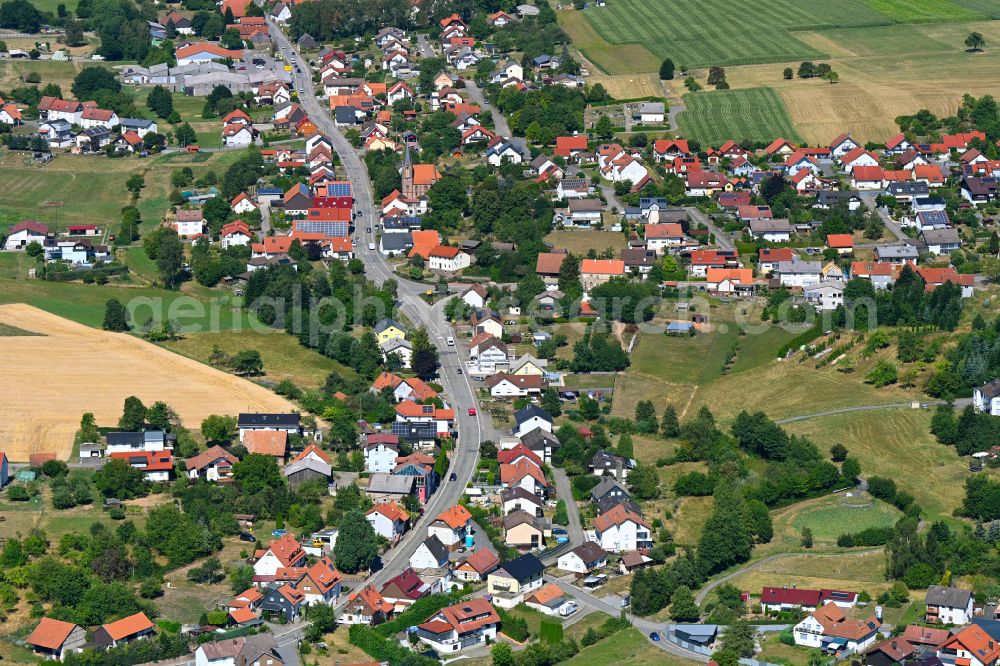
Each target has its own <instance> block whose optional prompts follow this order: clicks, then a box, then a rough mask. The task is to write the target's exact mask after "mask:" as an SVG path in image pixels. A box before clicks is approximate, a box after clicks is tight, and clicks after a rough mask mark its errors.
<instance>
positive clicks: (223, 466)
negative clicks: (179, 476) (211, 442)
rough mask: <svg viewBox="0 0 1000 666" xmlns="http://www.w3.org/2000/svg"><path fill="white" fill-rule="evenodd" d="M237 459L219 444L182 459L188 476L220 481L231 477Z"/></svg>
mask: <svg viewBox="0 0 1000 666" xmlns="http://www.w3.org/2000/svg"><path fill="white" fill-rule="evenodd" d="M238 462H239V459H238V458H237V457H236V456H234V455H233V454H231V453H229V452H228V451H226V450H225V449H224V448H222V447H221V446H213V447H211V448H210V449H208V450H206V451H202V452H201V453H199V454H198V455H196V456H194V457H192V458H188V459H187V460H186V461H184V463H185V466H186V467H187V473H188V478H191V479H197V478H202V479H205V480H206V481H221V480H222V479H227V480H228V479H232V477H233V465H235V464H236V463H238Z"/></svg>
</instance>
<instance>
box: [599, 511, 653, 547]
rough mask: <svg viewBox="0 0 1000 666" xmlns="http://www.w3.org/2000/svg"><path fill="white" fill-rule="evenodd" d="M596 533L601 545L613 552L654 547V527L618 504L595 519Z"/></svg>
mask: <svg viewBox="0 0 1000 666" xmlns="http://www.w3.org/2000/svg"><path fill="white" fill-rule="evenodd" d="M594 533H595V535H596V537H597V542H598V543H599V544H600V546H601V547H602V548H603V549H604V550H606V551H608V552H611V553H620V552H628V551H634V550H646V549H648V548H652V547H653V535H652V528H651V527H650V526H649V523H647V522H646V520H645V519H644V518H643V517H642V516H640V515H638V514H635V513H633V512H632V511H629V510H628V509H626V508H625V507H623V506H621V505H618V506H616V507H614V508H613V509H611V510H610V511H608V512H607V513H603V514H601V515H599V516H597V518H595V519H594Z"/></svg>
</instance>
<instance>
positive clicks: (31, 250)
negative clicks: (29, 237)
mask: <svg viewBox="0 0 1000 666" xmlns="http://www.w3.org/2000/svg"><path fill="white" fill-rule="evenodd" d="M24 253H25V254H26V255H28V256H29V257H31V258H32V259H38V258H39V257H41V256H42V255H43V254H45V248H44V247H42V244H41V243H39V242H38V241H31V242H30V243H28V244H27V245H26V246H25V247H24Z"/></svg>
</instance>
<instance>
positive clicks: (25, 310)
mask: <svg viewBox="0 0 1000 666" xmlns="http://www.w3.org/2000/svg"><path fill="white" fill-rule="evenodd" d="M0 323H4V324H10V325H12V326H16V327H18V328H22V329H25V330H28V331H32V332H35V333H41V334H42V335H43V336H44V337H42V336H0V373H2V374H0V396H3V397H2V399H0V450H2V451H4V452H5V453H6V454H7V456H8V457H9V458H10V459H11V460H13V461H15V462H17V461H26V460H27V459H28V454H29V453H37V452H48V451H52V452H55V453H56V454H57V455H58V457H60V458H61V459H64V460H65V459H68V457H69V455H70V452H71V451H72V448H73V435H74V433H75V432H76V430H77V429H78V428H79V424H80V417H81V416H82V415H83V413H84V412H93V413H94V416H95V417H96V419H97V423H98V424H100V425H114V424H115V423H117V422H118V417H119V416H121V411H122V404H123V403H124V401H125V398H126V397H128V396H130V395H136V396H138V397H139V398H140V399H141V400H142V401H143V402H144V403H145V404H146V405H150V404H152V403H153V402H155V401H156V400H163V401H164V402H166V403H167V404H168V405H170V407H171V408H172V409H173V410H174V411H175V412H176V413H177V415H178V416H179V417H180V419H181V422H182V423H183V424H184V425H185V426H187V427H188V428H191V429H198V428H199V427H200V426H201V421H202V419H204V418H205V417H206V416H208V415H210V414H233V415H235V414H237V413H239V412H246V411H290V410H292V409H294V407H295V406H294V405H293V404H292V403H290V402H288V401H287V400H285V399H284V398H282V397H281V396H278V395H276V394H274V393H272V392H271V391H268V390H267V389H265V388H263V387H261V386H258V385H256V384H254V383H253V382H249V381H247V380H245V379H241V378H239V377H234V376H233V375H229V374H226V373H224V372H222V371H220V370H216V369H214V368H211V367H209V366H207V365H203V364H201V363H199V362H197V361H194V360H192V359H189V358H185V357H183V356H179V355H177V354H174V353H172V352H169V351H167V350H165V349H162V348H160V347H157V346H155V345H152V344H149V343H148V342H145V341H143V340H140V339H139V338H136V337H133V336H131V335H126V334H121V333H109V332H107V331H99V330H96V329H92V328H88V327H86V326H84V325H82V324H78V323H76V322H73V321H70V320H68V319H63V318H62V317H58V316H56V315H53V314H50V313H48V312H45V311H43V310H39V309H37V308H34V307H32V306H30V305H24V304H11V305H0Z"/></svg>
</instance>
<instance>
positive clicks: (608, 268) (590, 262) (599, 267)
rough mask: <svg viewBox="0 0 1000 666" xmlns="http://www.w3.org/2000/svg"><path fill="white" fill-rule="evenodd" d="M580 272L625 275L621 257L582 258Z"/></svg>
mask: <svg viewBox="0 0 1000 666" xmlns="http://www.w3.org/2000/svg"><path fill="white" fill-rule="evenodd" d="M650 226H656V225H650ZM648 228H649V227H647V229H648ZM580 273H581V274H584V273H589V274H591V275H625V262H624V261H622V260H621V259H584V260H583V261H581V262H580Z"/></svg>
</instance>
